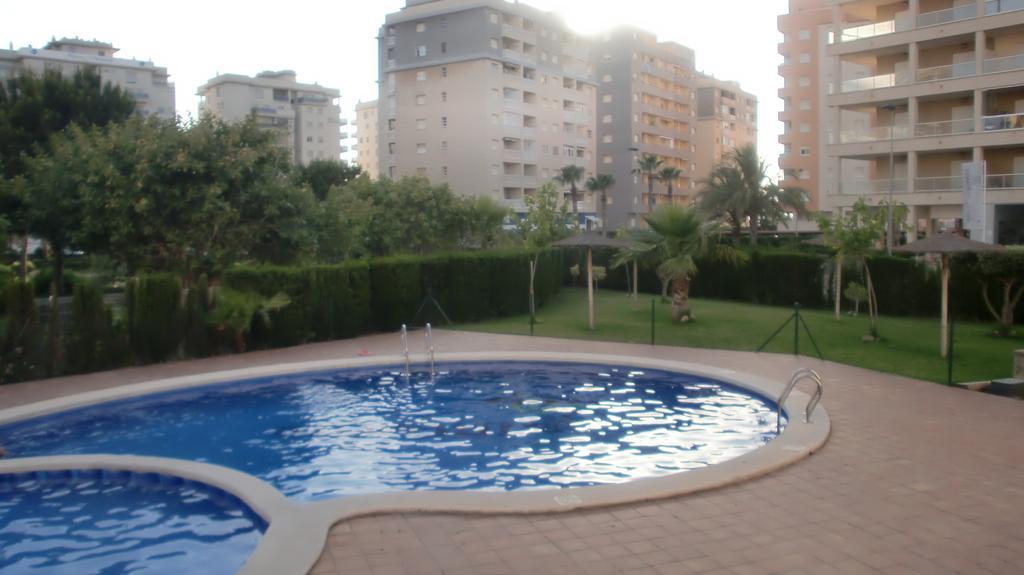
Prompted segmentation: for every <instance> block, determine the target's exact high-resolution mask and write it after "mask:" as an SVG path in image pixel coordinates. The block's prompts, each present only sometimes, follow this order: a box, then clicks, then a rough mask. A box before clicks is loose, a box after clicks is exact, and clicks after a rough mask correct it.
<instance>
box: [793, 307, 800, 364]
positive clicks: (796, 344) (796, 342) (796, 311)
mask: <svg viewBox="0 0 1024 575" xmlns="http://www.w3.org/2000/svg"><path fill="white" fill-rule="evenodd" d="M793 318H794V319H795V320H796V321H794V322H793V355H800V304H799V302H794V303H793Z"/></svg>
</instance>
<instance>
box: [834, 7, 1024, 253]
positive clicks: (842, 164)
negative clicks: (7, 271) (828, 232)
mask: <svg viewBox="0 0 1024 575" xmlns="http://www.w3.org/2000/svg"><path fill="white" fill-rule="evenodd" d="M829 11H830V12H831V18H830V22H829V24H828V25H827V26H826V27H825V28H827V33H826V34H825V35H824V40H825V41H824V43H823V44H822V47H823V58H822V61H823V62H824V63H825V72H826V74H825V76H826V78H827V80H826V82H824V86H826V87H827V89H828V94H827V96H826V103H827V105H828V108H827V110H825V111H824V117H823V118H822V122H821V123H822V124H823V125H824V126H825V129H826V134H825V137H826V138H827V144H826V159H825V161H826V166H825V176H826V178H825V180H824V201H823V203H824V206H823V207H826V208H827V209H832V210H836V209H843V208H845V207H848V206H850V205H852V204H853V203H854V202H855V201H856V200H857V199H859V198H866V199H868V200H870V201H871V202H872V203H877V202H878V201H880V200H884V199H885V198H886V197H887V196H888V194H889V193H890V190H891V191H892V194H893V197H894V199H895V201H897V202H902V203H903V204H906V205H907V206H909V207H910V215H909V218H908V222H907V223H908V225H909V227H910V230H911V232H910V234H909V235H910V238H909V239H910V240H913V239H915V238H917V237H921V236H925V235H930V234H932V233H935V232H936V231H941V230H943V229H951V228H956V227H958V226H960V225H961V224H962V218H963V216H964V211H965V206H964V204H965V201H964V195H965V193H964V191H965V183H970V188H969V190H970V191H971V192H972V193H971V197H975V196H976V194H975V193H974V190H975V189H977V190H978V193H977V195H979V196H981V197H982V198H983V200H982V202H983V206H984V209H983V213H984V214H985V218H984V223H983V224H981V225H980V226H977V227H978V228H981V229H972V230H970V231H971V232H972V235H974V237H975V238H976V239H983V240H984V241H990V242H991V241H995V242H999V243H1021V242H1024V0H910V1H909V2H889V1H887V0H832V1H831V3H830V6H829ZM980 166H983V167H984V172H983V173H982V172H981V171H978V173H979V174H982V175H981V176H980V177H965V172H968V173H969V174H973V173H974V172H975V170H976V168H977V167H980ZM967 167H971V170H968V169H967ZM967 227H971V226H967Z"/></svg>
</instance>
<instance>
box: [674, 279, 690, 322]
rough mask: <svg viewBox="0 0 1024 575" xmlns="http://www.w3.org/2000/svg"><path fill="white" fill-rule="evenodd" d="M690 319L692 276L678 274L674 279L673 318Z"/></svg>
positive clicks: (678, 319) (675, 319)
mask: <svg viewBox="0 0 1024 575" xmlns="http://www.w3.org/2000/svg"><path fill="white" fill-rule="evenodd" d="M689 319H690V278H688V277H686V276H678V277H676V278H674V279H673V280H672V320H673V321H684V320H689Z"/></svg>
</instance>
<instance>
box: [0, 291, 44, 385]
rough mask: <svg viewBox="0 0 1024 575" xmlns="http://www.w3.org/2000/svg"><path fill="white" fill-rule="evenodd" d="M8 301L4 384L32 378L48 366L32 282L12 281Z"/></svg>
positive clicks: (1, 345)
mask: <svg viewBox="0 0 1024 575" xmlns="http://www.w3.org/2000/svg"><path fill="white" fill-rule="evenodd" d="M4 300H5V302H6V305H5V307H6V309H7V321H6V322H5V325H4V333H3V338H2V339H0V383H15V382H18V381H24V380H27V379H32V378H33V377H37V376H39V375H40V374H41V373H42V368H43V367H44V365H45V351H44V349H45V346H44V342H43V331H42V329H41V328H40V326H39V323H38V318H37V316H36V306H35V299H34V297H33V293H32V284H30V283H28V282H21V281H17V280H15V281H12V282H10V283H9V284H8V285H7V289H6V293H5V294H4Z"/></svg>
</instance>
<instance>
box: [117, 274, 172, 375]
mask: <svg viewBox="0 0 1024 575" xmlns="http://www.w3.org/2000/svg"><path fill="white" fill-rule="evenodd" d="M125 295H126V303H127V307H128V335H129V340H130V341H131V348H132V351H133V353H134V354H135V356H136V358H138V359H139V360H141V361H143V362H158V361H163V360H166V359H169V358H170V357H172V356H173V355H174V354H175V353H176V352H177V350H178V345H179V344H180V343H181V336H182V327H183V325H182V324H183V317H182V315H183V314H182V307H181V280H180V279H178V277H177V276H175V275H172V274H166V273H164V274H150V275H140V276H137V277H135V278H133V279H132V280H131V281H129V283H128V288H127V290H126V294H125Z"/></svg>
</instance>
